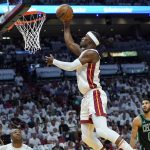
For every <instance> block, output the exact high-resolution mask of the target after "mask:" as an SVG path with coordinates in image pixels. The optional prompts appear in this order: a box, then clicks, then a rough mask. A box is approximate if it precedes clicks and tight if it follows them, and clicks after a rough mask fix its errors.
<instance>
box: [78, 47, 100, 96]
mask: <svg viewBox="0 0 150 150" xmlns="http://www.w3.org/2000/svg"><path fill="white" fill-rule="evenodd" d="M90 50H92V51H95V52H97V53H98V51H97V50H95V49H90ZM86 51H88V50H85V51H83V52H82V53H81V55H80V56H79V58H80V57H81V56H82V55H83V54H84V53H85V52H86ZM99 73H100V59H99V61H98V62H97V63H86V64H85V65H83V66H82V67H80V68H78V69H77V71H76V75H77V83H78V88H79V91H80V92H81V93H82V94H85V93H87V92H88V91H89V90H90V89H95V88H101V86H100V79H99Z"/></svg>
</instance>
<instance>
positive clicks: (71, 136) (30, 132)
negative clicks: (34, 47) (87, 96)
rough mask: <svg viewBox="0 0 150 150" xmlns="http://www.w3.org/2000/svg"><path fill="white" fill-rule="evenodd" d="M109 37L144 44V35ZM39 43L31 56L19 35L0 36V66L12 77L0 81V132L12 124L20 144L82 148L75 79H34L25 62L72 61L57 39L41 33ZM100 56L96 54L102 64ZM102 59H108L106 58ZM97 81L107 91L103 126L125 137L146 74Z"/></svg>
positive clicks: (118, 44)
mask: <svg viewBox="0 0 150 150" xmlns="http://www.w3.org/2000/svg"><path fill="white" fill-rule="evenodd" d="M113 38H114V44H113V45H111V47H112V50H113V49H117V48H118V49H123V48H124V49H127V48H129V49H130V48H132V49H134V48H135V49H137V47H139V46H141V48H142V47H144V48H145V47H149V45H150V42H149V39H144V38H135V39H134V40H133V38H130V37H126V38H124V37H122V36H121V35H116V36H114V37H113ZM7 42H8V41H7ZM139 43H140V44H139ZM108 46H109V45H108ZM127 46H128V47H127ZM41 47H42V50H41V51H39V52H37V53H36V55H30V54H28V53H24V50H23V49H24V48H23V43H22V41H21V40H19V39H18V40H15V41H14V42H13V44H12V43H10V44H6V41H5V40H1V41H0V49H1V52H2V53H1V54H0V68H13V69H15V72H16V76H15V79H14V81H13V82H10V83H8V82H0V83H1V84H0V124H1V127H2V131H1V132H0V133H1V134H2V135H1V136H2V137H3V138H4V137H5V136H7V135H9V133H10V130H11V129H12V128H13V127H14V126H15V127H16V126H17V127H21V128H22V130H23V139H24V141H25V143H26V144H28V145H30V146H31V147H33V148H34V150H39V149H40V150H46V149H47V150H56V149H57V148H59V149H62V150H82V149H83V147H85V145H84V144H83V143H82V142H81V141H80V140H81V132H80V119H79V112H80V103H81V99H82V95H81V94H80V93H79V91H78V88H77V84H76V80H75V78H67V77H65V76H63V77H60V78H59V79H50V80H49V79H47V80H44V81H42V80H40V81H39V80H38V81H37V80H36V74H34V71H33V70H34V68H31V64H40V66H46V64H45V62H44V58H45V55H49V54H50V53H52V54H53V55H54V57H56V58H58V59H60V60H62V61H63V60H64V61H72V60H74V58H75V56H74V55H73V54H71V53H70V52H69V51H68V50H67V48H66V46H65V43H64V41H63V39H61V38H55V37H53V38H43V39H42V41H41ZM111 47H110V48H111ZM104 49H105V48H104ZM109 50H110V49H109ZM99 51H100V52H101V49H99ZM60 52H61V53H60ZM105 61H106V60H104V61H103V59H102V64H103V63H105ZM134 61H135V60H134ZM108 62H109V63H114V61H113V60H112V59H110V58H109V61H108ZM136 62H137V60H136ZM128 63H129V61H128ZM29 68H30V69H29ZM32 69H33V70H32ZM30 71H31V72H30ZM33 81H35V82H33ZM101 85H102V87H103V90H105V91H106V93H107V96H108V108H107V113H108V125H109V127H110V128H112V129H114V130H116V131H117V132H118V133H119V134H121V135H122V136H123V138H125V139H126V140H127V141H128V142H129V138H130V133H131V123H132V120H133V118H134V117H135V116H136V115H138V114H139V113H140V112H141V101H142V98H143V97H145V96H147V95H148V96H149V97H150V78H149V76H144V77H142V76H137V77H136V76H132V75H131V76H126V75H121V76H112V77H109V78H104V77H103V78H101ZM101 140H102V141H103V142H104V144H105V146H106V147H107V149H108V150H115V148H113V147H114V145H112V144H111V143H110V142H109V141H104V140H103V139H101Z"/></svg>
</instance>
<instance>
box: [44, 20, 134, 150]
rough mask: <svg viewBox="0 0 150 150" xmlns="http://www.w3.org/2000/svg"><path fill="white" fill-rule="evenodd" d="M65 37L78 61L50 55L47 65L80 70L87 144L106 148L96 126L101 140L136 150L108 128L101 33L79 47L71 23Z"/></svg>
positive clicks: (87, 37)
mask: <svg viewBox="0 0 150 150" xmlns="http://www.w3.org/2000/svg"><path fill="white" fill-rule="evenodd" d="M64 38H65V42H66V45H67V47H68V48H69V49H70V50H71V51H72V52H73V53H74V54H76V55H77V56H78V58H77V59H75V60H74V61H73V62H63V61H59V60H56V59H54V58H53V56H52V55H50V57H46V62H47V65H51V64H53V65H55V66H57V67H59V68H61V69H63V70H67V71H73V70H76V73H77V83H78V88H79V90H80V92H81V93H82V94H83V99H82V103H81V112H80V122H81V132H82V140H83V142H85V143H86V144H87V145H88V146H89V147H92V148H93V149H94V150H104V149H105V148H104V147H103V145H102V143H101V142H100V141H99V140H98V138H97V136H96V135H95V134H94V132H93V131H94V127H95V129H96V134H97V135H98V137H103V138H104V139H108V140H110V141H111V142H112V143H114V144H116V145H117V146H118V147H119V148H121V149H123V150H132V148H131V146H130V145H129V144H128V143H127V142H126V141H125V140H123V139H122V138H121V136H119V134H118V133H116V132H115V131H113V130H111V129H109V128H108V127H107V119H106V105H107V96H106V93H105V92H104V91H103V90H102V87H101V85H100V80H99V72H100V70H99V68H100V56H99V53H98V51H97V50H96V47H97V46H98V45H99V44H101V40H99V34H98V33H96V32H93V31H89V32H87V34H86V35H85V37H83V38H82V39H81V42H80V45H78V44H76V43H75V42H74V40H73V38H72V36H71V33H70V22H64ZM91 123H93V124H91Z"/></svg>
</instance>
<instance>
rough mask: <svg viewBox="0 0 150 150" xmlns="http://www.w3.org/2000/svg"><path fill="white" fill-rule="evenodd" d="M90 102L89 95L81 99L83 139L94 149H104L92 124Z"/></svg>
mask: <svg viewBox="0 0 150 150" xmlns="http://www.w3.org/2000/svg"><path fill="white" fill-rule="evenodd" d="M88 108H89V102H88V99H87V97H84V98H83V99H82V101H81V110H80V122H81V132H82V141H83V142H84V143H86V144H87V145H88V146H89V147H92V148H93V149H94V150H104V148H103V145H102V143H101V142H100V141H99V139H98V138H97V137H96V135H95V134H94V132H93V130H94V126H93V125H92V124H91V121H92V120H90V118H89V109H88Z"/></svg>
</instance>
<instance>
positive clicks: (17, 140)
mask: <svg viewBox="0 0 150 150" xmlns="http://www.w3.org/2000/svg"><path fill="white" fill-rule="evenodd" d="M11 140H12V143H10V144H7V145H3V146H0V150H33V149H32V148H31V147H29V146H28V145H26V144H23V139H22V134H21V130H20V129H13V130H12V132H11Z"/></svg>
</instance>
